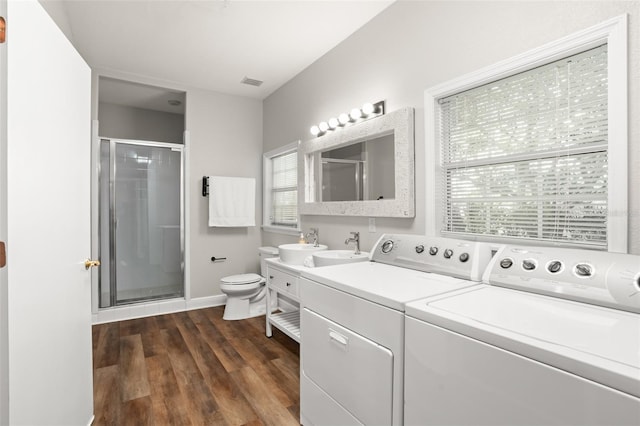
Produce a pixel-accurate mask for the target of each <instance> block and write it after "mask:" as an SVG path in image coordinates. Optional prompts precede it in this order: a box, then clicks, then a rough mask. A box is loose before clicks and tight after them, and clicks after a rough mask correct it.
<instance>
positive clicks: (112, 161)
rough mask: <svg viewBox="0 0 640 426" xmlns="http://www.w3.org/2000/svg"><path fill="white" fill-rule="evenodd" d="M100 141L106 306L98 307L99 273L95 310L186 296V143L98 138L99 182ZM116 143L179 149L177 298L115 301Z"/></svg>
mask: <svg viewBox="0 0 640 426" xmlns="http://www.w3.org/2000/svg"><path fill="white" fill-rule="evenodd" d="M103 141H108V142H109V170H108V172H109V218H108V221H109V265H108V267H109V306H108V307H104V308H102V307H100V298H101V294H100V291H101V289H102V274H99V275H98V282H97V293H98V300H97V302H98V304H97V309H98V310H99V309H108V308H117V307H122V306H130V305H132V304H136V303H145V302H153V301H162V300H170V299H172V298H178V299H186V289H187V286H186V274H185V187H184V182H185V154H186V152H185V145H184V144H179V143H171V142H155V141H141V140H132V139H119V138H109V137H98V182H100V181H101V180H102V178H103V176H104V175H103V170H102V166H101V165H102V162H101V155H100V146H101V145H102V143H103ZM116 144H123V145H135V146H148V147H153V148H168V149H171V150H172V151H179V152H180V182H179V188H180V196H179V199H180V273H181V276H182V296H179V297H157V298H150V299H141V300H137V301H131V302H124V303H118V300H117V282H116V277H117V271H116V269H117V265H116V231H117V230H116V208H115V196H116V194H115V178H116V150H115V147H116ZM99 192H100V184H99V183H98V193H99ZM100 198H101V197H100V196H99V195H98V239H99V240H101V238H102V234H101V232H100V231H101V229H102V223H103V222H102V221H103V218H102V214H101V212H102V206H101V203H100ZM98 255H99V256H100V257H99V258H100V259H102V243H101V242H99V243H98Z"/></svg>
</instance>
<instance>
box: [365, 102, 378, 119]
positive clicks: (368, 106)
mask: <svg viewBox="0 0 640 426" xmlns="http://www.w3.org/2000/svg"><path fill="white" fill-rule="evenodd" d="M375 110H376V107H374V106H373V104H372V103H369V102H367V103H366V104H364V105H362V113H363V114H364V116H365V117H366V116H368V115H370V114H373V113H374V112H375Z"/></svg>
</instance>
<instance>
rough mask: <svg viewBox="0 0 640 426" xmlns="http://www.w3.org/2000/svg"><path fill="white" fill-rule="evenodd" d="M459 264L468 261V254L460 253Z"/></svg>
mask: <svg viewBox="0 0 640 426" xmlns="http://www.w3.org/2000/svg"><path fill="white" fill-rule="evenodd" d="M459 259H460V262H462V263H464V262H466V261H467V260H469V253H462V254H461V255H460V257H459Z"/></svg>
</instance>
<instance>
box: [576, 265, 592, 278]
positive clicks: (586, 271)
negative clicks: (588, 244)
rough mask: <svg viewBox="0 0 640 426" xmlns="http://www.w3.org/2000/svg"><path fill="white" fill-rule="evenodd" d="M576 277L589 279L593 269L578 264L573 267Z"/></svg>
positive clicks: (589, 266)
mask: <svg viewBox="0 0 640 426" xmlns="http://www.w3.org/2000/svg"><path fill="white" fill-rule="evenodd" d="M575 271H576V275H578V276H579V277H590V276H591V275H593V268H592V267H591V265H587V264H586V263H578V264H577V265H576V267H575Z"/></svg>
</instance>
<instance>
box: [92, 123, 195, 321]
mask: <svg viewBox="0 0 640 426" xmlns="http://www.w3.org/2000/svg"><path fill="white" fill-rule="evenodd" d="M98 127H99V123H98V121H97V120H94V121H93V130H92V132H93V135H92V147H91V148H92V152H93V153H95V155H92V162H95V166H93V167H92V170H94V172H95V173H94V175H95V177H92V184H91V189H92V197H91V217H92V221H91V222H92V223H91V228H92V230H91V232H92V247H91V250H92V255H93V256H95V258H97V259H101V250H100V246H101V244H100V227H101V222H100V176H101V174H102V172H103V171H102V170H101V158H100V144H101V142H102V141H104V140H108V141H109V142H110V145H111V149H112V150H113V148H114V145H115V144H117V143H121V144H128V145H137V146H150V147H159V148H170V149H175V150H179V151H180V153H181V164H180V253H181V269H182V282H183V287H184V288H183V293H184V296H183V297H181V298H174V299H178V300H188V291H187V290H188V285H187V275H188V274H187V247H188V235H189V233H188V231H187V227H186V224H187V217H188V210H187V205H188V202H187V201H188V198H187V197H186V195H187V194H186V192H187V191H186V189H187V187H188V185H185V182H186V181H187V179H186V176H187V173H186V170H187V164H188V163H187V161H186V156H187V149H186V141H187V139H188V133H187V132H186V131H185V143H183V144H180V143H171V142H157V141H143V140H134V139H121V138H110V137H104V136H102V137H101V136H98V133H99V132H98ZM113 160H114V158H113V152H112V153H111V159H110V160H109V163H110V164H111V166H113ZM108 172H109V174H110V177H109V179H110V180H113V176H112V175H111V174H112V172H113V171H112V170H109V171H108ZM110 192H111V193H110V195H109V198H110V199H111V198H112V197H113V188H111V189H110ZM111 226H112V224H110V228H111ZM112 237H113V235H112ZM110 246H111V253H110V257H109V260H110V262H109V265H106V264H104V266H105V267H107V266H108V267H109V269H110V275H109V277H110V279H111V274H113V272H114V270H115V268H114V264H113V262H114V259H113V258H112V254H113V247H112V246H113V241H110ZM111 291H113V288H111ZM91 294H92V297H91V311H92V313H93V317H94V323H95V322H96V320H97V314H98V311H100V310H101V309H111V310H118V308H120V309H121V310H127V311H130V309H129V308H130V307H131V306H132V305H130V304H128V305H121V306H119V305H113V306H110V307H108V308H100V275H99V272H98V271H94V273H93V274H92V276H91ZM112 299H113V295H112ZM167 300H171V299H158V300H151V301H149V302H141V303H145V304H153V303H160V302H165V301H167ZM134 315H135V314H134ZM127 318H128V317H127Z"/></svg>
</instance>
